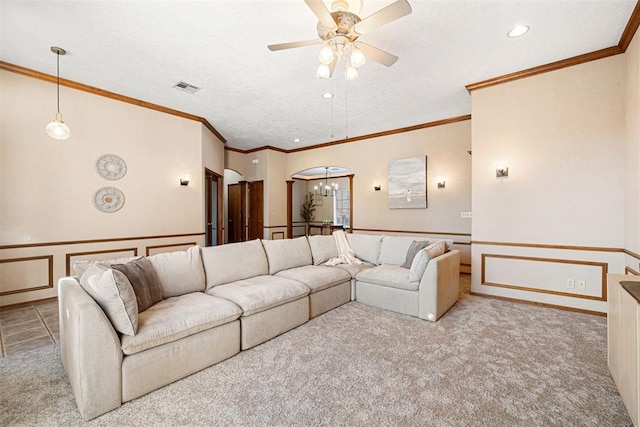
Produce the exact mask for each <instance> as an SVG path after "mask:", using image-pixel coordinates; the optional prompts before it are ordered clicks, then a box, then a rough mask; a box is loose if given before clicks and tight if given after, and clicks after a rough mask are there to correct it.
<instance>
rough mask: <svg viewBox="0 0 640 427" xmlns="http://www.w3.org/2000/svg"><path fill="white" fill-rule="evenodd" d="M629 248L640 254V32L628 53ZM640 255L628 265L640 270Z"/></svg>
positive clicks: (627, 173) (626, 138) (626, 144)
mask: <svg viewBox="0 0 640 427" xmlns="http://www.w3.org/2000/svg"><path fill="white" fill-rule="evenodd" d="M625 59H626V67H625V161H626V163H625V170H626V185H625V218H624V220H625V239H624V247H625V249H627V250H629V251H632V252H634V253H635V254H640V215H639V212H640V35H638V33H636V35H635V37H634V38H633V40H632V42H631V44H630V45H629V48H628V49H627V52H626V53H625ZM639 262H640V260H639V259H638V258H637V257H632V256H630V255H627V256H626V265H627V266H629V267H631V268H632V269H633V270H634V271H636V272H640V267H639V265H638V263H639Z"/></svg>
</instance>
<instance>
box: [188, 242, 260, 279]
mask: <svg viewBox="0 0 640 427" xmlns="http://www.w3.org/2000/svg"><path fill="white" fill-rule="evenodd" d="M200 256H201V257H202V264H203V265H204V274H205V283H206V290H207V291H208V290H209V289H211V288H213V287H214V286H218V285H224V284H225V283H231V282H235V281H238V280H243V279H249V278H250V277H255V276H262V275H264V274H269V264H268V263H267V255H266V254H265V253H264V249H263V247H262V243H260V240H259V239H255V240H251V241H249V242H240V243H229V244H226V245H220V246H207V247H206V248H201V249H200Z"/></svg>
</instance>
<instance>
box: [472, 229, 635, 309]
mask: <svg viewBox="0 0 640 427" xmlns="http://www.w3.org/2000/svg"><path fill="white" fill-rule="evenodd" d="M471 252H472V258H473V266H472V275H471V292H472V293H474V294H478V295H485V296H493V297H497V298H502V299H507V300H519V301H526V302H530V303H534V304H542V305H547V306H555V307H562V308H565V309H568V310H575V311H580V312H589V313H600V314H606V313H607V311H608V303H607V278H606V275H607V273H615V274H622V273H624V271H625V254H624V253H623V250H622V249H621V248H615V247H603V246H602V247H601V246H580V245H573V244H559V243H554V244H542V243H538V242H498V241H496V242H492V241H484V240H482V241H481V240H477V241H476V240H474V241H473V242H472V246H471ZM567 279H570V280H573V287H570V286H568V285H567ZM581 280H584V281H585V284H586V289H585V290H581V289H579V287H578V281H581Z"/></svg>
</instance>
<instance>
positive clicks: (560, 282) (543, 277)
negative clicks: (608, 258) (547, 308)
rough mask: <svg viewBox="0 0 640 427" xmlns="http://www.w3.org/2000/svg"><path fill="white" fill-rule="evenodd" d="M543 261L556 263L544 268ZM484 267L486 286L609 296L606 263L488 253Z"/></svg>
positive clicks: (599, 298) (595, 297)
mask: <svg viewBox="0 0 640 427" xmlns="http://www.w3.org/2000/svg"><path fill="white" fill-rule="evenodd" d="M541 263H544V264H553V266H551V268H541ZM481 268H482V277H481V284H482V285H484V286H496V287H502V288H509V289H518V290H523V291H528V292H539V293H546V294H553V295H562V296H568V297H573V298H584V299H591V300H596V301H606V299H607V270H608V265H607V264H606V263H599V262H591V261H579V260H567V259H554V258H540V257H524V256H514V255H496V254H486V253H484V254H482V267H481ZM567 279H572V280H573V281H574V285H573V286H574V287H573V288H567V284H566V280H567ZM579 280H584V281H585V284H586V290H584V291H582V290H578V289H577V288H576V286H577V283H578V281H579ZM559 289H563V290H562V291H560V290H559Z"/></svg>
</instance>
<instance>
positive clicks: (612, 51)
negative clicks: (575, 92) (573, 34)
mask: <svg viewBox="0 0 640 427" xmlns="http://www.w3.org/2000/svg"><path fill="white" fill-rule="evenodd" d="M620 53H623V51H622V49H621V48H620V47H618V46H611V47H608V48H605V49H600V50H596V51H595V52H589V53H585V54H583V55H578V56H574V57H572V58H567V59H562V60H560V61H556V62H551V63H549V64H544V65H539V66H537V67H533V68H527V69H526V70H521V71H516V72H515V73H509V74H505V75H503V76H498V77H493V78H491V79H488V80H483V81H481V82H477V83H471V84H468V85H466V86H465V87H466V88H467V90H468V91H469V92H471V91H472V90H476V89H482V88H485V87H490V86H496V85H499V84H502V83H507V82H512V81H514V80H519V79H524V78H526V77H532V76H535V75H538V74H542V73H548V72H549V71H555V70H560V69H562V68H567V67H573V66H574V65H579V64H584V63H585V62H589V61H595V60H596V59H602V58H607V57H609V56H614V55H618V54H620Z"/></svg>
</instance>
